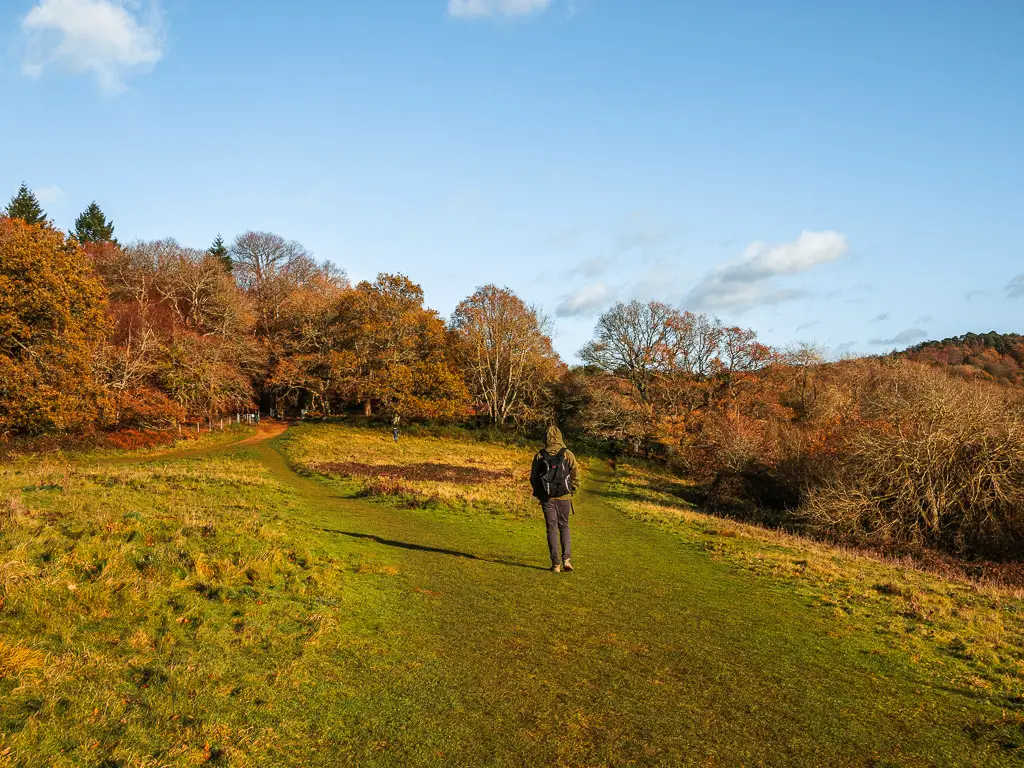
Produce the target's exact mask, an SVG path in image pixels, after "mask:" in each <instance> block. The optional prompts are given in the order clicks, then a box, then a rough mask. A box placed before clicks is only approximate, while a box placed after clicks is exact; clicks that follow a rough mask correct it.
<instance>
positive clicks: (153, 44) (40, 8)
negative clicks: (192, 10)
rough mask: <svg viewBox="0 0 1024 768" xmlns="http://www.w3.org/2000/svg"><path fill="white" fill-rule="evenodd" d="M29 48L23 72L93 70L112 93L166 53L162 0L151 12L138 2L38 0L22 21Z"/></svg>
mask: <svg viewBox="0 0 1024 768" xmlns="http://www.w3.org/2000/svg"><path fill="white" fill-rule="evenodd" d="M21 29H22V32H23V33H24V35H25V36H26V39H27V52H26V56H25V60H24V62H23V64H22V68H21V71H22V72H23V73H24V74H25V75H27V76H29V77H39V76H40V75H42V74H43V73H44V72H45V71H46V70H47V69H48V68H50V67H53V68H56V69H61V70H64V71H68V72H71V73H72V74H91V75H93V76H94V77H95V78H96V80H97V82H98V83H99V85H100V88H101V89H102V90H103V91H105V92H107V93H112V94H113V93H118V92H120V91H122V90H124V87H125V86H124V80H125V78H126V77H128V76H129V75H132V74H136V73H140V72H146V71H149V70H150V69H152V68H153V66H154V65H155V64H156V63H157V62H158V61H160V59H162V58H163V56H164V49H163V33H162V22H161V17H160V11H159V7H158V6H157V5H156V0H150V2H149V5H148V6H147V8H146V9H145V12H143V10H142V9H141V8H140V6H139V5H138V2H135V1H134V0H38V2H37V4H36V5H35V7H33V8H32V10H30V11H29V12H28V14H26V16H25V18H24V19H22V22H21Z"/></svg>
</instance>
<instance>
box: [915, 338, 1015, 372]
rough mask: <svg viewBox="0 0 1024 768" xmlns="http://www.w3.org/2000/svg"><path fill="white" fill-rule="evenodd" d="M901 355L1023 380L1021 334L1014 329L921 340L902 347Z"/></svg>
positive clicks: (920, 360) (960, 370) (964, 370)
mask: <svg viewBox="0 0 1024 768" xmlns="http://www.w3.org/2000/svg"><path fill="white" fill-rule="evenodd" d="M903 356H904V357H906V358H908V359H910V360H916V361H919V362H924V363H934V364H937V365H942V366H949V367H950V368H952V369H954V370H955V372H957V373H959V374H962V375H964V376H981V377H984V378H990V379H994V380H996V381H1003V382H1008V383H1011V384H1021V383H1024V336H1022V335H1020V334H1017V333H996V332H995V331H990V332H988V333H965V334H964V335H962V336H953V337H952V338H948V339H943V340H942V341H925V342H923V343H921V344H917V345H915V346H913V347H910V348H909V349H907V350H906V351H904V352H903Z"/></svg>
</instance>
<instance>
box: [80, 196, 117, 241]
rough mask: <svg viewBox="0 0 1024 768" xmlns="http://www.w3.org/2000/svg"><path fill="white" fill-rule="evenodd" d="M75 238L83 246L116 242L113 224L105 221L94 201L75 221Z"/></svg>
mask: <svg viewBox="0 0 1024 768" xmlns="http://www.w3.org/2000/svg"><path fill="white" fill-rule="evenodd" d="M75 237H77V238H78V242H80V243H83V244H84V243H103V242H116V241H115V240H114V222H112V221H109V220H108V219H107V217H106V216H105V215H104V214H103V211H102V210H100V207H99V205H97V204H96V201H95V200H94V201H93V202H91V203H89V206H88V207H87V208H86V209H85V210H84V211H83V212H82V215H81V216H79V217H78V218H77V219H75Z"/></svg>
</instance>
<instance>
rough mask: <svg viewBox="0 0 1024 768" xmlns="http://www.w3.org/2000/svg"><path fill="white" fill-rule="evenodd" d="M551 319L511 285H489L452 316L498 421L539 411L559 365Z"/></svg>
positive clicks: (469, 369) (465, 365)
mask: <svg viewBox="0 0 1024 768" xmlns="http://www.w3.org/2000/svg"><path fill="white" fill-rule="evenodd" d="M548 325H549V323H548V320H547V319H546V318H545V317H544V316H543V315H542V314H541V313H540V312H539V311H538V310H537V309H535V308H533V307H530V306H528V305H526V304H525V303H524V302H523V300H522V299H520V298H519V297H518V296H516V295H515V294H514V293H512V291H510V290H508V289H507V288H498V287H497V286H495V285H485V286H483V287H482V288H479V289H477V291H476V292H475V293H473V295H472V296H469V297H468V298H466V299H464V300H463V301H462V302H461V303H460V304H459V306H458V307H457V308H456V310H455V313H454V315H453V316H452V328H453V329H454V331H455V333H456V336H457V338H458V341H459V363H460V365H461V367H462V370H463V373H464V374H465V377H466V382H467V384H468V385H469V388H470V391H471V392H472V393H473V395H474V396H475V397H476V398H478V400H479V401H480V402H482V403H483V404H484V405H485V406H486V408H487V415H488V417H489V418H490V420H491V422H492V423H494V424H505V423H506V422H507V421H508V420H509V419H510V418H513V417H514V418H519V419H529V418H532V417H536V416H537V414H538V410H539V408H540V406H541V405H542V403H543V400H544V395H545V391H546V389H547V387H548V386H549V385H550V384H551V383H552V382H553V381H554V380H555V378H556V376H557V375H558V371H559V360H558V356H557V355H556V354H555V352H554V349H553V348H552V346H551V338H550V336H549V335H548Z"/></svg>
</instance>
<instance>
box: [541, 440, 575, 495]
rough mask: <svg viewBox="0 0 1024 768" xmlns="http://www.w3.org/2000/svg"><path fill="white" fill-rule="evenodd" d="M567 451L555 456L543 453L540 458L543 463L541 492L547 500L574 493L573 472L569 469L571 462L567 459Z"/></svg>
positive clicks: (561, 451) (563, 450)
mask: <svg viewBox="0 0 1024 768" xmlns="http://www.w3.org/2000/svg"><path fill="white" fill-rule="evenodd" d="M565 451H566V449H565V448H563V449H562V450H560V451H559V452H558V453H556V454H555V455H554V456H552V455H550V454H549V453H548V452H547V451H541V452H540V456H538V458H539V459H540V463H541V467H540V469H541V472H540V478H539V479H540V488H539V490H540V491H541V492H542V493H543V494H544V496H545V497H546V498H549V499H550V498H552V497H554V496H565V495H567V494H571V493H572V471H571V470H570V468H569V461H568V460H567V459H566V458H565Z"/></svg>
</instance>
